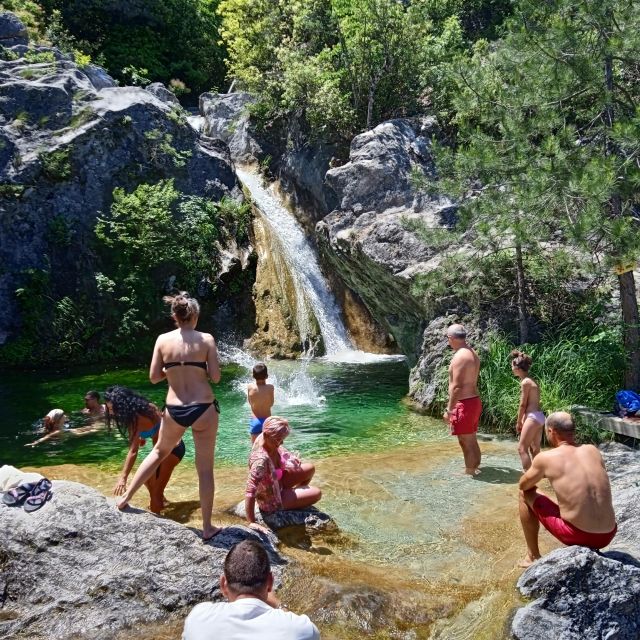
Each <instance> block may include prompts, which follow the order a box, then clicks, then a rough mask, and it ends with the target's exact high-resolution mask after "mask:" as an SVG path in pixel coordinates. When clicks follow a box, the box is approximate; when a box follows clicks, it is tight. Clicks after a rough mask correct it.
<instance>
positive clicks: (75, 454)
mask: <svg viewBox="0 0 640 640" xmlns="http://www.w3.org/2000/svg"><path fill="white" fill-rule="evenodd" d="M269 371H270V379H271V380H272V381H273V382H274V383H275V384H276V405H275V407H274V411H273V413H274V414H280V415H283V416H285V417H287V418H288V419H289V421H290V423H291V425H292V426H293V428H294V431H293V433H292V435H291V436H290V438H289V439H288V441H287V444H288V446H289V448H291V449H294V450H297V451H299V452H300V453H302V454H303V455H305V456H306V457H314V458H318V457H325V456H329V455H335V454H340V453H347V452H354V451H372V450H379V449H384V448H386V447H390V446H397V445H400V444H409V443H412V442H417V441H420V440H423V439H424V438H425V437H428V432H429V425H430V424H432V421H431V420H429V419H428V418H422V417H420V416H416V415H415V414H412V413H411V412H410V411H409V410H408V408H407V407H406V406H405V404H404V403H403V402H402V400H403V397H404V396H405V395H406V393H407V378H408V369H407V365H406V364H405V363H404V362H403V361H401V360H390V359H387V360H383V361H380V362H369V363H344V362H342V363H332V362H326V361H322V360H315V361H310V362H286V361H282V362H271V363H270V364H269ZM249 374H250V372H249V369H248V368H247V367H246V366H241V365H238V364H228V365H225V366H224V367H223V371H222V380H221V382H220V383H219V384H217V385H215V393H216V396H217V397H218V399H219V401H220V405H221V408H222V413H221V416H220V427H219V431H218V441H217V446H216V463H217V464H220V463H221V464H223V465H224V464H244V463H245V462H246V459H247V455H248V452H249V438H248V435H247V423H248V419H249V415H250V411H249V406H248V404H247V403H246V399H245V388H246V383H247V382H248V381H249V380H250V377H249ZM113 384H122V385H126V386H129V387H132V388H134V389H136V390H137V391H139V392H140V393H142V394H144V395H145V396H147V397H148V398H150V399H151V400H152V401H153V402H155V403H157V404H159V405H162V404H163V402H164V397H165V393H166V384H164V383H163V384H159V385H152V384H150V383H149V381H148V378H147V371H146V369H145V370H143V369H113V368H110V369H107V368H105V367H95V368H93V369H83V370H80V369H78V370H74V371H62V372H38V373H15V374H11V375H7V374H1V375H0V406H2V409H3V418H2V420H1V421H0V463H3V464H4V463H10V464H13V465H15V466H27V465H29V466H41V465H55V464H88V463H90V464H95V463H104V464H105V465H109V466H110V465H111V464H121V462H122V458H123V455H124V452H125V450H126V443H125V441H124V439H123V438H121V437H120V436H119V435H118V434H117V432H111V433H107V432H106V431H105V432H100V433H92V434H89V435H86V436H82V437H76V436H72V435H66V436H65V437H63V438H61V439H56V440H54V441H51V442H46V443H43V444H41V445H38V446H37V447H36V448H34V449H32V448H27V447H25V446H24V445H25V444H26V443H28V442H31V441H33V440H34V439H36V437H38V420H39V419H40V418H41V417H42V416H43V415H45V414H46V413H47V411H49V410H50V409H52V408H56V407H59V408H62V409H64V410H65V412H66V413H67V414H68V415H70V416H71V417H72V423H73V422H75V421H77V420H80V416H79V413H77V412H79V411H80V409H81V408H82V406H83V396H84V394H85V392H86V391H87V390H89V389H96V390H98V391H100V392H102V391H104V389H105V388H107V387H108V386H110V385H113ZM74 414H75V415H74ZM185 443H186V445H187V458H193V443H192V439H191V432H190V431H189V430H187V431H186V433H185ZM149 447H150V445H149V444H147V449H148V448H149Z"/></svg>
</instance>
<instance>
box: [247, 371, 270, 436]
mask: <svg viewBox="0 0 640 640" xmlns="http://www.w3.org/2000/svg"><path fill="white" fill-rule="evenodd" d="M268 377H269V372H268V371H267V365H266V364H264V362H258V364H256V365H255V366H254V367H253V378H254V379H255V382H252V383H251V384H249V387H248V388H247V399H248V400H249V406H250V407H251V411H252V413H253V416H252V417H251V420H250V421H249V433H250V435H251V442H255V441H256V438H257V437H258V436H259V435H260V434H261V433H262V425H263V424H264V421H265V420H266V419H267V418H268V417H270V416H271V407H273V402H274V395H273V385H272V384H267V378H268Z"/></svg>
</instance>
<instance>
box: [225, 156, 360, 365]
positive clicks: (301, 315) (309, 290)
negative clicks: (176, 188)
mask: <svg viewBox="0 0 640 640" xmlns="http://www.w3.org/2000/svg"><path fill="white" fill-rule="evenodd" d="M236 173H237V175H238V178H239V179H240V181H241V182H242V183H243V184H244V185H245V186H246V187H247V189H249V191H250V192H251V196H252V198H253V201H254V203H255V204H256V206H257V207H258V209H259V210H260V212H261V213H262V215H263V216H264V219H265V220H266V222H267V223H268V225H269V227H270V229H271V231H272V233H273V235H274V237H276V238H277V240H278V242H279V244H280V248H281V250H282V254H283V258H284V260H285V262H286V263H287V266H288V267H289V271H290V275H291V278H292V279H293V284H294V287H295V293H296V303H297V304H296V316H297V317H296V321H297V325H298V331H299V333H300V338H301V340H302V343H303V344H305V345H308V347H307V351H309V353H308V355H313V349H314V345H313V339H312V338H313V331H312V328H311V325H310V318H313V317H315V319H316V321H317V323H318V326H319V328H320V333H321V334H322V339H323V341H324V347H325V351H326V355H327V356H329V357H331V356H335V355H338V354H343V353H345V352H351V351H353V350H354V349H353V345H352V344H351V340H350V339H349V336H348V335H347V331H346V329H345V326H344V324H343V322H342V319H341V317H340V310H339V308H338V305H337V304H336V301H335V299H334V297H333V294H332V293H331V290H330V289H329V285H328V284H327V281H326V280H325V278H324V276H323V275H322V272H321V270H320V265H319V264H318V260H317V258H316V255H315V252H314V249H313V247H312V246H311V243H310V242H309V241H308V240H307V238H306V236H305V233H304V230H303V229H302V227H301V226H300V225H299V224H298V222H297V221H296V220H295V218H294V217H293V216H292V215H291V213H289V211H287V209H286V208H285V207H284V206H283V205H282V204H281V202H280V200H279V198H278V197H277V196H276V195H274V194H273V192H272V190H271V189H269V188H265V187H264V185H263V182H262V177H261V176H260V175H258V174H256V173H253V172H251V171H249V170H247V169H246V168H239V167H236Z"/></svg>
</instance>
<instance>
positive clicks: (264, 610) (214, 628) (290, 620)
mask: <svg viewBox="0 0 640 640" xmlns="http://www.w3.org/2000/svg"><path fill="white" fill-rule="evenodd" d="M272 588H273V574H272V573H271V564H270V563H269V556H268V555H267V552H266V551H265V549H264V547H263V546H262V545H261V544H260V543H258V542H255V541H253V540H243V541H242V542H239V543H238V544H235V545H234V546H233V547H231V549H230V550H229V553H228V554H227V557H226V558H225V561H224V573H223V574H222V575H221V576H220V589H221V590H222V593H223V595H224V596H225V597H226V598H227V600H228V602H217V603H213V602H203V603H201V604H198V605H196V606H195V607H194V608H193V610H192V611H191V613H190V614H189V615H188V616H187V619H186V620H185V622H184V631H183V633H182V640H218V639H220V640H221V639H224V640H255V639H256V638H259V639H260V640H320V633H319V631H318V629H317V627H316V626H315V625H314V624H313V622H311V620H309V618H308V617H307V616H299V615H296V614H295V613H291V612H290V611H287V610H286V609H285V608H284V607H283V606H282V605H281V604H280V603H279V602H278V600H277V598H276V597H275V595H274V593H273V591H272Z"/></svg>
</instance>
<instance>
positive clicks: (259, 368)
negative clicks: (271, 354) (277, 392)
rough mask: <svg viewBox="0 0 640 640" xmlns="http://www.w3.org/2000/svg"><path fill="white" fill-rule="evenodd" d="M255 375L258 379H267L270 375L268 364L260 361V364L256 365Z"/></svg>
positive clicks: (254, 368)
mask: <svg viewBox="0 0 640 640" xmlns="http://www.w3.org/2000/svg"><path fill="white" fill-rule="evenodd" d="M253 377H254V378H255V379H256V380H266V379H267V378H268V377H269V372H268V371H267V365H266V364H265V363H264V362H258V364H256V365H254V367H253Z"/></svg>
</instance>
